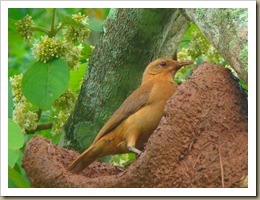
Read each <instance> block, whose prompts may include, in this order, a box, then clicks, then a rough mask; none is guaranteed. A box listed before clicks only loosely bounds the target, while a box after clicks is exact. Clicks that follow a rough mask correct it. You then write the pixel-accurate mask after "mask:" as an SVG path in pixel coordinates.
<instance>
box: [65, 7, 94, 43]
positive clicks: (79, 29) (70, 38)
mask: <svg viewBox="0 0 260 200" xmlns="http://www.w3.org/2000/svg"><path fill="white" fill-rule="evenodd" d="M72 19H73V20H75V22H76V23H78V22H79V23H80V24H81V25H82V26H78V25H75V26H73V25H69V26H66V28H65V29H64V32H63V34H64V37H65V40H66V41H67V42H72V43H74V42H77V41H78V42H84V41H85V40H86V39H87V38H88V37H89V35H90V29H88V28H87V27H86V26H85V25H88V16H85V14H83V15H82V14H81V13H80V12H79V13H78V14H74V15H72Z"/></svg>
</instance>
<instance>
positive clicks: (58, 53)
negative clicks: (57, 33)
mask: <svg viewBox="0 0 260 200" xmlns="http://www.w3.org/2000/svg"><path fill="white" fill-rule="evenodd" d="M32 52H33V55H34V57H35V58H36V59H37V60H38V61H42V62H44V63H46V62H48V61H51V60H52V59H54V58H59V57H62V56H63V55H64V53H65V49H64V45H63V42H62V41H60V40H59V39H57V38H54V37H53V38H49V37H48V36H42V37H41V39H40V40H39V41H38V42H35V43H34V44H33V48H32Z"/></svg>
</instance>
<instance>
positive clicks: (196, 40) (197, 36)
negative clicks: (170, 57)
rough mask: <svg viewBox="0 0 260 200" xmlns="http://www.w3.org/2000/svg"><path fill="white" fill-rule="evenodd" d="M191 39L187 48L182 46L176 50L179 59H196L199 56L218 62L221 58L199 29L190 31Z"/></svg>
mask: <svg viewBox="0 0 260 200" xmlns="http://www.w3.org/2000/svg"><path fill="white" fill-rule="evenodd" d="M191 35H192V40H191V41H190V43H189V47H188V48H182V50H181V51H180V52H178V55H177V56H178V59H179V60H196V59H198V58H201V59H202V60H203V61H208V62H215V63H219V62H221V61H222V60H223V58H222V57H221V56H220V54H219V53H218V52H217V50H216V49H215V48H214V47H213V45H212V44H211V43H210V42H209V41H208V40H207V38H206V37H205V36H204V35H203V34H202V32H201V31H200V30H199V29H195V30H193V31H192V32H191Z"/></svg>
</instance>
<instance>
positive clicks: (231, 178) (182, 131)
mask: <svg viewBox="0 0 260 200" xmlns="http://www.w3.org/2000/svg"><path fill="white" fill-rule="evenodd" d="M247 116H248V115H247V96H246V94H245V92H244V91H243V90H242V89H241V87H240V86H239V83H238V80H237V79H236V78H235V77H234V76H233V75H232V73H231V72H230V70H228V69H226V68H223V67H220V66H217V65H214V64H209V63H205V64H202V65H201V66H199V67H198V69H197V70H196V71H195V72H194V74H193V75H192V76H191V77H190V78H189V79H188V80H187V81H186V82H184V83H183V84H182V85H180V86H179V87H178V89H177V91H176V93H175V94H174V95H173V96H172V97H171V98H170V99H169V101H168V102H167V105H166V108H165V116H164V117H163V118H162V120H161V122H160V124H159V126H158V128H157V129H156V130H155V131H154V133H153V134H152V136H151V137H150V138H149V141H148V143H147V145H146V148H145V151H144V152H143V153H142V154H141V156H140V157H138V158H137V160H136V161H135V162H134V163H132V164H131V165H130V166H129V167H128V168H127V169H126V170H125V171H124V172H121V171H120V170H118V169H117V168H115V167H112V166H111V165H109V164H105V163H101V164H100V163H99V162H94V163H92V164H91V165H90V166H88V167H87V168H86V169H85V170H83V172H82V173H81V174H78V175H75V174H72V173H70V172H68V171H67V170H66V168H67V167H68V165H69V164H70V163H71V162H72V160H73V159H75V158H76V156H77V153H76V152H73V151H71V150H67V149H63V148H61V147H58V146H55V145H52V144H51V143H50V141H48V140H47V139H44V138H41V137H39V136H37V137H34V138H33V139H32V140H30V141H29V143H28V144H27V146H26V149H25V153H24V160H23V167H24V169H25V171H26V174H27V175H28V176H29V178H30V180H31V183H32V186H33V187H95V188H97V187H128V188H133V187H241V184H242V180H243V177H245V176H247V173H248V171H247V169H248V164H247V163H248V162H247V161H248V160H247V153H248V145H247V144H248V143H247V140H248V134H247V133H248V130H247Z"/></svg>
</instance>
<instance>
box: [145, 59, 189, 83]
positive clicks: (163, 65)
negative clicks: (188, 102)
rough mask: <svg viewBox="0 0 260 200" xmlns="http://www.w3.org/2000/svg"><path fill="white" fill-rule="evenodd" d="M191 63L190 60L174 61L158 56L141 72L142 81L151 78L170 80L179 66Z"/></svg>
mask: <svg viewBox="0 0 260 200" xmlns="http://www.w3.org/2000/svg"><path fill="white" fill-rule="evenodd" d="M192 63H193V62H192V61H175V60H170V59H166V58H158V59H157V60H155V61H153V62H151V63H150V64H149V65H148V66H147V67H146V69H145V71H144V74H143V79H142V83H144V82H146V81H149V80H151V79H157V80H158V79H160V80H169V81H172V79H173V77H174V76H175V74H176V72H177V71H178V70H179V69H180V68H182V67H183V66H185V65H190V64H192Z"/></svg>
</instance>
